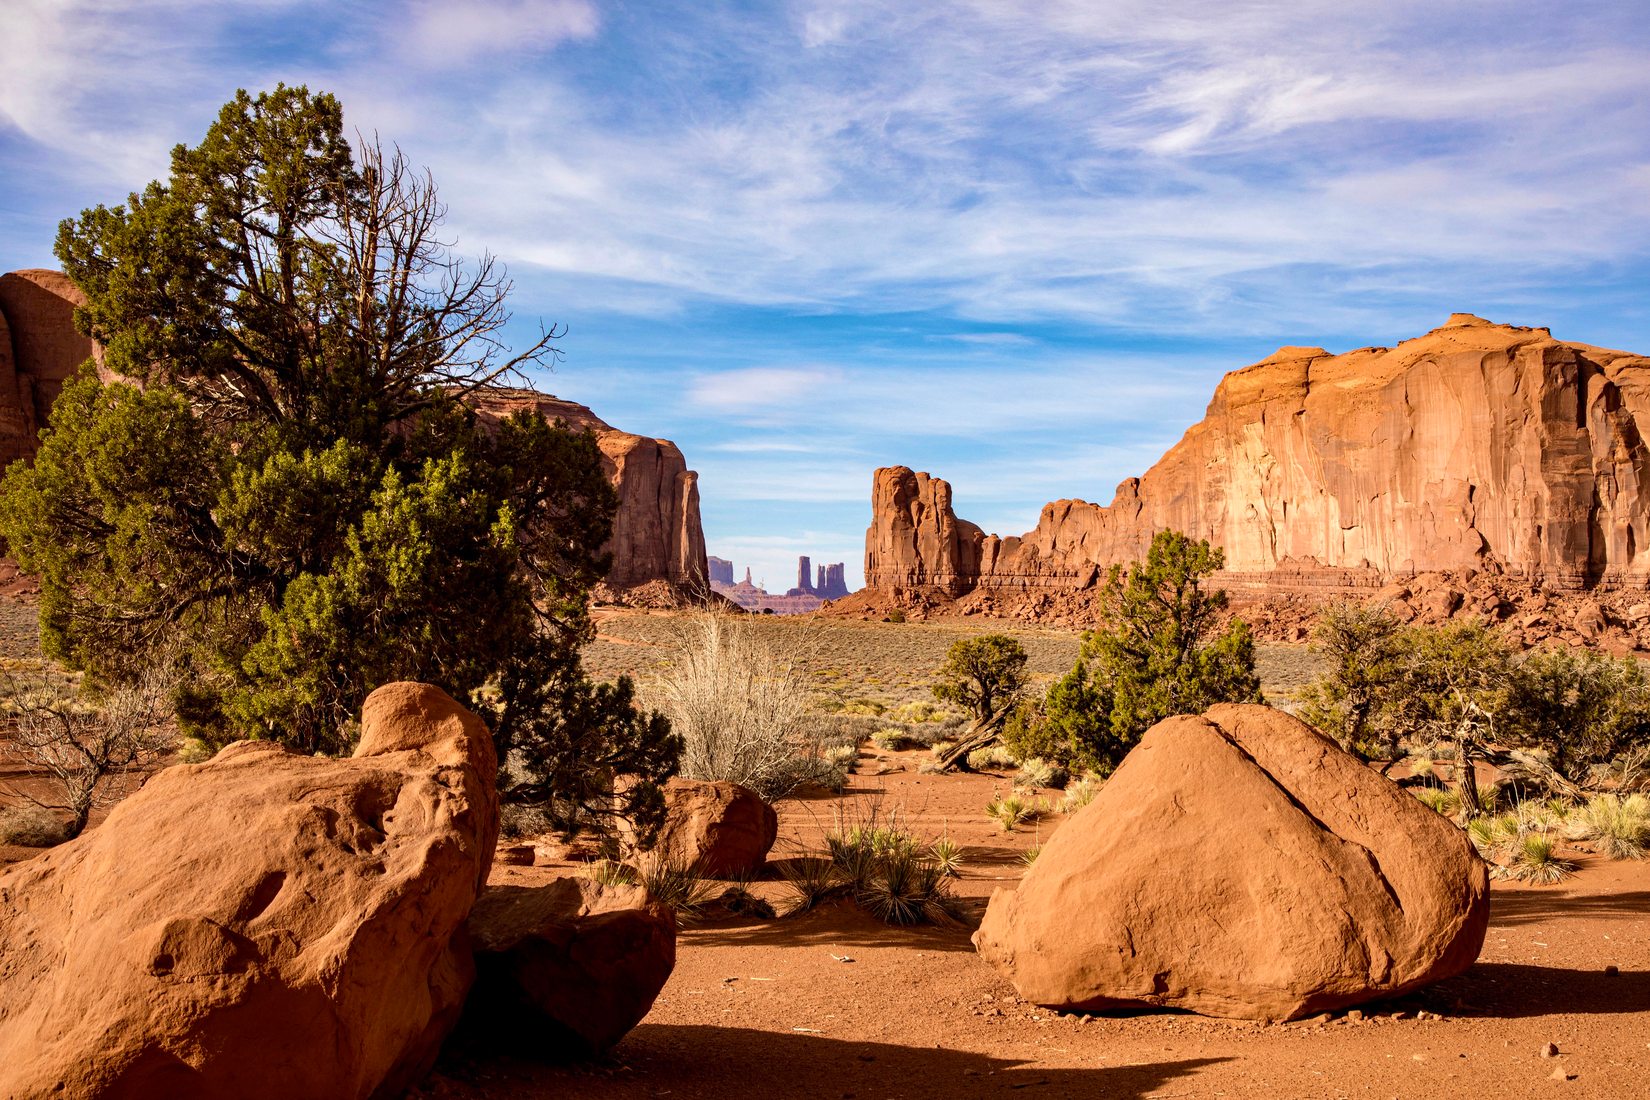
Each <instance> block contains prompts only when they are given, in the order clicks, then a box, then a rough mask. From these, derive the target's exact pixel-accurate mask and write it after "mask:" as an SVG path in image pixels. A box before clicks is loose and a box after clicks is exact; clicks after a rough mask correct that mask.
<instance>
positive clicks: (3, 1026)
mask: <svg viewBox="0 0 1650 1100" xmlns="http://www.w3.org/2000/svg"><path fill="white" fill-rule="evenodd" d="M497 769H498V765H497V761H496V760H495V759H494V755H493V740H492V736H491V734H490V733H489V732H488V730H487V728H486V726H484V725H483V724H482V723H481V721H480V720H479V719H478V718H476V717H475V715H473V714H471V713H470V712H469V711H467V710H465V709H464V708H462V707H460V706H459V705H458V704H457V703H455V702H454V701H453V700H452V699H451V698H449V697H448V696H447V695H446V694H445V693H444V692H442V691H441V690H440V689H438V688H434V687H430V686H428V685H425V684H407V683H401V684H390V685H387V686H385V687H382V688H379V689H378V690H377V691H375V692H373V693H372V695H371V696H369V697H368V699H367V701H366V705H365V706H364V707H363V709H362V716H361V739H360V742H359V744H358V746H357V748H356V750H355V754H354V756H353V758H351V759H347V760H331V759H325V758H319V757H311V756H301V755H298V754H296V753H292V752H288V751H287V750H285V749H283V748H282V747H281V746H279V745H277V744H275V743H274V742H271V741H241V742H237V743H236V744H234V745H231V746H229V747H228V748H226V749H224V750H223V751H222V752H220V753H218V755H217V756H215V757H214V758H213V759H212V760H210V761H208V762H207V763H204V764H194V765H178V766H175V767H172V768H168V769H166V770H165V771H162V772H160V773H159V774H157V775H155V776H154V777H153V778H152V779H150V780H149V782H148V783H147V784H145V785H144V787H143V788H142V789H141V790H139V791H138V792H137V793H136V794H134V795H132V796H131V797H130V798H128V799H126V800H125V801H124V802H122V803H120V804H119V805H118V806H116V807H115V808H114V810H113V811H111V812H110V814H109V817H108V819H107V820H106V821H105V822H104V823H103V824H102V825H101V826H99V827H98V828H96V829H93V830H91V831H90V832H87V833H85V834H82V835H81V836H80V837H78V838H77V839H75V840H72V841H70V842H69V843H67V844H65V845H63V846H62V847H60V848H56V849H53V850H52V851H50V852H48V853H46V854H45V855H42V856H39V857H37V858H35V859H32V860H29V861H27V862H25V863H22V864H19V865H17V866H15V867H12V868H10V869H8V870H6V871H4V872H0V1096H6V1097H45V1096H64V1097H69V1096H76V1097H98V1096H121V1097H144V1098H147V1097H155V1098H160V1097H167V1098H178V1100H196V1098H198V1100H206V1098H208V1097H227V1096H234V1097H239V1098H245V1100H257V1098H263V1097H267V1098H270V1100H275V1098H287V1097H296V1096H328V1097H339V1098H341V1100H343V1098H357V1100H366V1098H367V1097H376V1096H397V1095H400V1093H401V1091H402V1090H403V1089H405V1088H406V1087H407V1086H409V1085H411V1084H413V1083H414V1082H416V1081H417V1080H418V1079H419V1078H420V1077H421V1076H422V1075H423V1073H424V1072H425V1071H426V1070H427V1069H428V1068H429V1066H430V1064H431V1063H432V1062H433V1061H434V1059H435V1056H436V1053H437V1049H438V1047H439V1045H440V1043H441V1040H442V1038H443V1036H445V1034H446V1033H447V1031H448V1030H449V1029H450V1028H451V1027H452V1026H453V1025H454V1024H455V1023H456V1022H457V1019H458V1016H459V1012H460V1010H461V1008H462V1006H463V1003H464V998H465V994H466V993H467V991H468V990H469V987H470V982H471V978H472V966H471V956H470V951H469V946H468V942H467V940H466V938H465V935H464V925H465V920H466V918H467V917H468V916H469V914H470V910H471V907H472V906H473V905H474V903H475V900H476V897H477V895H478V893H479V891H480V889H481V886H482V883H483V882H484V881H485V879H486V876H487V872H488V867H489V864H490V862H491V858H492V854H493V844H494V841H495V838H496V836H497V833H498V800H497V796H496V794H495V792H494V787H493V782H494V775H495V773H496V772H497Z"/></svg>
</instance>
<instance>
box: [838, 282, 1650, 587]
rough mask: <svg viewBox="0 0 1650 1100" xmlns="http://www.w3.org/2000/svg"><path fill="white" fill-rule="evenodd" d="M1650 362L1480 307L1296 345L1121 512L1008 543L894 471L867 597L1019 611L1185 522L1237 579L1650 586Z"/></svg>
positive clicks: (1134, 482)
mask: <svg viewBox="0 0 1650 1100" xmlns="http://www.w3.org/2000/svg"><path fill="white" fill-rule="evenodd" d="M1646 367H1650V360H1646V359H1645V358H1644V357H1643V356H1638V355H1632V354H1629V353H1626V352H1620V351H1610V350H1606V349H1603V348H1596V347H1591V346H1589V345H1585V344H1575V343H1568V342H1564V341H1560V340H1555V339H1553V337H1552V335H1551V334H1550V333H1549V332H1548V331H1547V330H1546V329H1540V328H1518V327H1513V326H1509V325H1496V324H1491V323H1489V322H1487V321H1484V320H1482V319H1480V318H1477V317H1472V316H1469V315H1465V314H1456V315H1454V316H1452V317H1451V318H1450V320H1449V322H1448V323H1447V324H1445V325H1444V326H1443V327H1442V328H1439V329H1436V330H1434V331H1433V332H1430V333H1428V334H1427V335H1425V336H1422V337H1419V338H1417V339H1413V340H1408V341H1405V342H1403V343H1401V344H1399V345H1398V346H1397V347H1394V348H1363V349H1360V350H1357V351H1352V352H1348V353H1346V354H1344V355H1330V354H1329V353H1328V352H1326V351H1324V350H1323V349H1322V348H1293V347H1286V348H1282V349H1280V350H1279V351H1278V352H1277V353H1276V354H1274V355H1272V356H1270V357H1268V358H1267V359H1265V360H1263V361H1261V362H1260V363H1257V364H1256V365H1254V366H1252V367H1248V368H1245V369H1243V370H1239V371H1235V372H1233V373H1231V374H1229V375H1227V376H1226V377H1225V378H1224V379H1223V380H1222V381H1221V383H1220V385H1219V386H1218V387H1217V388H1216V390H1215V395H1214V400H1213V401H1211V402H1210V404H1209V408H1208V412H1207V414H1206V415H1205V417H1204V419H1203V420H1202V421H1201V422H1199V423H1198V424H1196V425H1194V426H1193V427H1192V428H1191V429H1190V430H1188V431H1187V433H1186V435H1185V436H1184V437H1183V438H1182V439H1181V441H1180V442H1179V443H1178V444H1176V445H1175V446H1174V447H1173V448H1172V449H1170V451H1169V452H1168V453H1167V454H1165V455H1164V456H1163V458H1162V459H1160V460H1159V461H1158V463H1157V464H1156V465H1155V466H1153V467H1152V468H1151V469H1150V470H1148V471H1147V472H1146V473H1145V475H1143V476H1142V477H1139V478H1130V479H1129V480H1127V481H1125V482H1123V484H1122V485H1120V486H1119V487H1118V489H1117V493H1116V495H1115V497H1114V498H1113V500H1112V503H1111V505H1110V506H1104V507H1103V506H1101V505H1097V504H1091V503H1089V502H1087V501H1083V500H1075V499H1073V500H1059V501H1055V502H1053V503H1051V504H1048V505H1045V506H1044V508H1043V511H1042V515H1041V517H1040V518H1039V520H1038V523H1037V526H1036V528H1035V529H1034V530H1032V531H1029V532H1027V533H1026V534H1024V535H1021V536H1016V537H1009V538H999V537H998V536H996V535H986V534H985V533H984V532H983V531H981V530H980V528H978V527H977V526H975V525H973V524H971V523H968V522H966V521H963V520H959V519H958V518H957V517H956V515H955V514H954V513H953V511H952V508H951V489H950V486H949V485H947V484H946V483H945V482H944V481H941V480H939V479H938V478H933V477H930V476H929V475H927V474H922V473H914V472H912V471H911V470H909V469H906V468H904V467H892V468H887V469H881V470H878V471H877V473H876V477H875V481H874V484H873V488H872V508H873V518H872V523H871V526H870V528H869V530H868V531H867V532H866V548H865V574H866V585H867V587H868V588H874V589H878V590H880V591H883V592H891V591H898V590H910V591H914V592H922V593H928V594H931V595H940V596H944V597H950V598H955V597H960V596H964V595H966V594H969V593H974V592H982V591H990V592H993V593H995V594H996V595H997V596H998V598H999V600H998V602H999V603H1002V604H1005V605H1011V604H1013V603H1014V602H1015V601H1016V600H1018V601H1022V602H1023V601H1025V600H1028V599H1032V598H1034V594H1035V593H1039V592H1045V593H1046V592H1055V593H1059V592H1081V591H1086V590H1090V589H1092V588H1093V587H1094V586H1095V585H1096V584H1097V582H1098V581H1099V580H1100V579H1101V578H1102V576H1103V574H1104V571H1105V569H1106V568H1107V567H1108V566H1110V565H1112V564H1114V563H1117V562H1127V561H1131V560H1134V559H1137V558H1139V557H1141V556H1143V554H1144V552H1145V550H1146V548H1147V546H1148V545H1149V544H1150V542H1151V538H1152V536H1153V535H1154V534H1155V533H1156V532H1157V531H1160V530H1164V529H1166V528H1173V529H1176V530H1181V531H1185V532H1187V533H1188V534H1191V535H1193V536H1195V537H1198V538H1206V539H1208V540H1210V541H1211V542H1213V543H1214V544H1216V545H1218V546H1221V547H1223V548H1224V549H1225V551H1226V565H1227V576H1226V577H1225V578H1224V582H1225V583H1226V584H1228V585H1229V586H1236V587H1240V588H1241V587H1243V586H1250V587H1254V588H1269V589H1276V588H1289V587H1295V588H1314V587H1322V586H1340V587H1347V586H1351V587H1368V588H1374V587H1377V586H1379V585H1380V584H1382V583H1383V582H1385V581H1388V580H1390V579H1392V578H1394V577H1409V576H1413V575H1416V574H1421V573H1427V572H1431V571H1456V572H1473V573H1480V572H1488V573H1493V574H1500V575H1507V576H1516V577H1521V578H1525V579H1528V580H1530V581H1532V582H1533V583H1539V584H1543V585H1547V586H1550V587H1552V588H1555V589H1559V590H1576V589H1583V588H1599V587H1603V588H1617V587H1627V588H1634V589H1638V588H1643V587H1645V586H1646V585H1647V584H1650V552H1647V549H1650V541H1647V540H1650V499H1647V490H1650V448H1647V447H1646V444H1645V441H1644V431H1645V429H1646V428H1647V427H1650V370H1646V369H1645V368H1646Z"/></svg>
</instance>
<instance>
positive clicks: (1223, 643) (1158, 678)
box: [1005, 531, 1262, 774]
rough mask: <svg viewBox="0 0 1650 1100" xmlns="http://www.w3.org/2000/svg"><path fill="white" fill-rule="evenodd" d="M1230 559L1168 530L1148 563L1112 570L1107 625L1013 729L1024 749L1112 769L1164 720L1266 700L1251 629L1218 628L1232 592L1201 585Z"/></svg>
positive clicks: (1015, 745)
mask: <svg viewBox="0 0 1650 1100" xmlns="http://www.w3.org/2000/svg"><path fill="white" fill-rule="evenodd" d="M1224 561H1225V556H1224V554H1223V553H1222V552H1221V551H1220V550H1218V549H1216V548H1213V547H1211V546H1210V545H1209V543H1208V542H1207V541H1194V540H1192V539H1190V538H1188V537H1187V536H1185V535H1183V534H1181V533H1180V532H1178V531H1160V532H1158V534H1157V535H1156V537H1154V538H1153V539H1152V544H1151V548H1150V550H1148V551H1147V554H1146V560H1145V561H1138V562H1134V563H1133V564H1132V565H1130V566H1129V567H1128V568H1127V569H1124V568H1123V567H1122V566H1114V567H1112V570H1111V572H1110V574H1108V576H1107V578H1106V584H1105V588H1104V589H1103V590H1102V593H1101V603H1102V607H1103V609H1104V611H1103V614H1104V619H1103V622H1102V624H1101V625H1100V627H1098V628H1097V629H1095V630H1092V631H1089V632H1088V633H1086V634H1085V635H1084V636H1083V646H1082V649H1081V651H1080V653H1079V656H1078V660H1077V663H1076V664H1075V665H1074V666H1073V667H1072V670H1071V671H1070V672H1069V673H1067V674H1066V675H1065V676H1064V677H1062V678H1061V679H1060V680H1058V681H1057V682H1056V683H1054V684H1053V685H1051V686H1050V688H1049V690H1048V692H1047V693H1046V694H1045V696H1044V698H1043V700H1042V703H1041V705H1040V706H1038V707H1032V708H1023V709H1022V710H1020V711H1019V712H1018V714H1017V715H1016V721H1015V724H1014V729H1013V731H1012V732H1009V731H1006V730H1005V740H1008V741H1009V744H1010V746H1011V748H1012V749H1013V750H1014V751H1015V752H1016V754H1025V753H1030V754H1032V755H1036V756H1041V757H1043V758H1044V759H1048V760H1053V761H1056V762H1059V763H1062V764H1065V765H1067V766H1082V767H1084V768H1087V769H1090V770H1094V771H1098V772H1100V773H1101V774H1106V773H1109V772H1110V771H1111V769H1112V768H1114V767H1116V766H1117V764H1118V763H1119V762H1120V761H1121V760H1122V759H1123V757H1124V756H1125V755H1126V754H1127V753H1128V751H1129V749H1131V748H1133V747H1134V745H1135V744H1136V743H1137V742H1138V741H1139V740H1140V737H1141V735H1142V734H1144V733H1145V732H1146V730H1148V729H1150V728H1151V727H1152V726H1153V725H1155V724H1157V723H1158V722H1160V721H1162V720H1163V719H1164V718H1168V717H1170V716H1172V715H1176V714H1200V713H1202V712H1203V711H1204V710H1206V709H1208V707H1209V706H1210V705H1212V704H1214V703H1221V702H1261V701H1262V696H1261V693H1260V679H1259V677H1258V676H1257V675H1256V673H1255V647H1254V642H1253V640H1252V639H1251V638H1250V636H1249V628H1248V626H1247V625H1246V624H1244V622H1243V621H1242V620H1241V619H1232V620H1231V621H1230V622H1229V623H1228V624H1227V626H1226V627H1225V628H1224V629H1220V628H1219V624H1218V618H1219V616H1220V614H1221V613H1222V612H1223V611H1224V609H1225V607H1226V593H1225V592H1223V591H1219V590H1216V591H1213V592H1208V591H1205V590H1204V588H1203V582H1204V580H1205V578H1207V577H1209V576H1210V575H1212V574H1213V573H1215V572H1216V571H1217V570H1219V569H1220V568H1221V566H1222V565H1223V564H1224ZM1022 758H1023V757H1022Z"/></svg>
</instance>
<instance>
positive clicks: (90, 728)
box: [0, 668, 175, 839]
mask: <svg viewBox="0 0 1650 1100" xmlns="http://www.w3.org/2000/svg"><path fill="white" fill-rule="evenodd" d="M0 710H3V712H4V715H5V716H6V717H7V718H9V719H10V720H11V727H12V728H11V731H10V733H11V735H10V737H9V738H7V739H6V740H5V741H4V742H0V758H10V759H11V760H12V761H14V762H15V763H17V764H20V765H22V766H23V767H24V768H26V769H29V770H31V771H35V772H38V773H39V774H40V776H41V778H42V779H43V780H44V786H45V789H46V792H47V793H45V794H44V795H36V794H34V793H30V792H25V793H23V798H24V799H25V800H26V801H28V802H30V803H32V804H34V805H35V806H38V807H39V808H41V809H44V810H52V811H61V812H63V813H66V814H68V815H69V816H68V821H67V822H66V823H65V824H64V826H63V828H64V829H65V830H66V839H73V838H74V837H77V836H79V835H80V833H81V830H83V829H84V828H85V827H86V822H87V819H88V818H90V816H91V813H92V811H93V809H95V808H96V807H98V806H106V805H110V804H112V803H114V802H118V801H119V800H120V799H121V798H123V797H125V795H126V793H127V791H128V790H129V789H130V788H131V786H132V785H133V784H134V783H135V782H136V781H137V780H138V777H139V776H140V775H141V774H142V773H143V772H144V770H145V769H146V768H148V767H149V766H150V765H152V764H155V763H157V762H158V761H160V760H161V759H162V758H163V757H164V756H165V755H166V754H167V753H168V752H169V751H171V747H172V743H173V740H174V736H175V734H174V730H173V727H172V725H171V723H170V720H169V710H170V707H169V704H168V698H167V684H166V679H165V677H164V676H163V675H162V674H161V673H160V672H159V671H158V670H156V669H154V668H148V669H145V670H143V672H142V673H141V674H140V675H139V676H138V677H137V678H136V679H135V680H134V681H132V682H130V683H127V684H123V685H121V686H118V687H115V688H112V689H109V690H105V691H96V690H88V689H86V688H85V687H84V686H83V685H77V684H75V683H74V682H72V681H69V680H64V679H57V678H43V679H37V680H32V679H21V678H18V677H9V678H8V679H7V680H6V681H5V682H4V683H3V684H0Z"/></svg>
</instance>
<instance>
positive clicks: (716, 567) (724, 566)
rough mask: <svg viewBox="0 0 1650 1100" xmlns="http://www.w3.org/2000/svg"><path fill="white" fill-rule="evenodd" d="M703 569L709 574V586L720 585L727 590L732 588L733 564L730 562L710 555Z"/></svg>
mask: <svg viewBox="0 0 1650 1100" xmlns="http://www.w3.org/2000/svg"><path fill="white" fill-rule="evenodd" d="M705 568H706V570H707V571H708V572H709V574H710V583H711V584H720V585H724V586H726V587H728V588H732V587H733V563H732V562H731V561H729V560H728V559H726V558H718V557H716V556H715V555H712V556H710V557H707V558H706V559H705Z"/></svg>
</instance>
